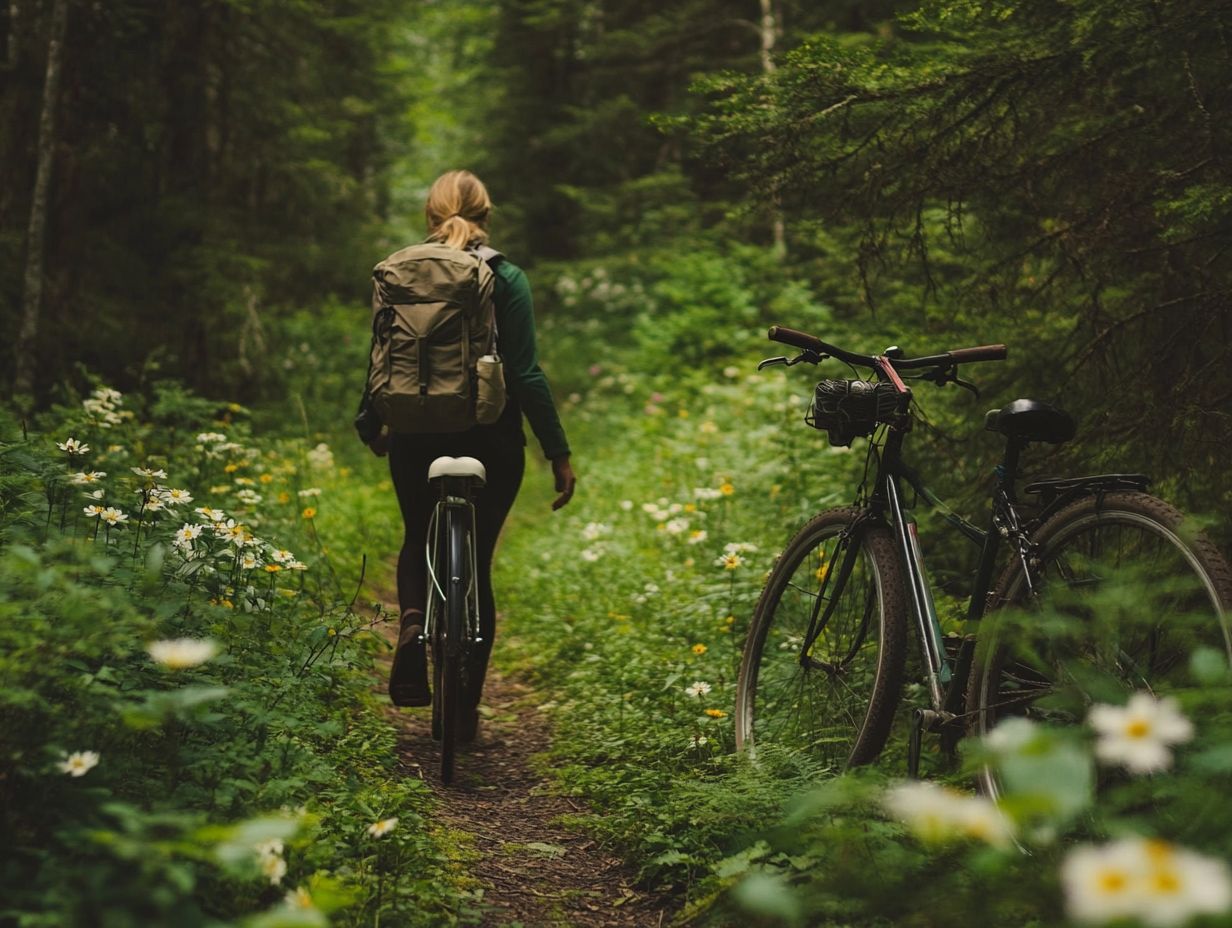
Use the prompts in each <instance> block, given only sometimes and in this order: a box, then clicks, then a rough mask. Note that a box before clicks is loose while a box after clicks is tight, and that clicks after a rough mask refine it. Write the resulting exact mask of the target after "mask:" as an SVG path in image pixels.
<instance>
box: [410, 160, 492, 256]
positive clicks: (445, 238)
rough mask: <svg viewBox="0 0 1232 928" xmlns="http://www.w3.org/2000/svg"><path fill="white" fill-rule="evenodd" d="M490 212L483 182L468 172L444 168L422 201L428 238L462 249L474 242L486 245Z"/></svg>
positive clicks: (488, 199)
mask: <svg viewBox="0 0 1232 928" xmlns="http://www.w3.org/2000/svg"><path fill="white" fill-rule="evenodd" d="M491 212H492V198H491V197H489V196H488V188H487V187H485V186H484V185H483V181H481V180H480V179H479V178H478V177H476V176H475V175H474V174H472V173H471V172H470V171H448V172H446V173H445V174H442V175H441V176H440V177H438V178H437V179H436V180H435V181H434V182H433V184H432V186H431V188H429V190H428V201H427V203H425V204H424V216H425V217H426V218H427V220H428V241H430V242H443V243H445V244H446V245H448V246H450V247H451V248H466V247H467V246H468V245H470V244H472V243H473V242H476V241H477V242H479V243H481V244H486V243H487V241H488V229H487V226H488V216H489V215H490V214H491Z"/></svg>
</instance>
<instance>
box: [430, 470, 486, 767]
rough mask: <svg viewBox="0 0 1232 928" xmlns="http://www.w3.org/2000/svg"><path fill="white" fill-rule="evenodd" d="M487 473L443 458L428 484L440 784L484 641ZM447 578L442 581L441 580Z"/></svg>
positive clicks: (463, 721)
mask: <svg viewBox="0 0 1232 928" xmlns="http://www.w3.org/2000/svg"><path fill="white" fill-rule="evenodd" d="M486 480H487V472H486V471H485V470H484V466H483V464H482V463H481V462H480V461H478V460H476V459H475V458H469V457H461V458H452V457H439V458H437V459H436V460H434V461H433V462H432V464H431V465H430V466H429V468H428V484H429V486H433V487H435V488H436V490H437V492H438V493H439V499H438V500H437V503H436V506H435V508H434V509H433V511H432V517H431V519H430V520H429V523H428V537H427V542H426V544H425V555H426V557H427V561H428V602H427V610H426V613H425V615H424V631H423V635H424V639H425V641H426V642H427V644H428V645H429V649H430V652H431V654H432V673H433V680H434V686H433V690H432V734H433V736H434V737H437V738H439V739H440V742H441V764H440V775H441V782H442V783H444V784H445V785H449V784H450V783H451V782H452V781H453V774H454V756H455V753H456V750H457V745H458V741H459V731H460V730H461V729H463V728H464V727H466V726H467V722H468V720H467V718H466V715H467V713H468V712H469V709H470V702H469V695H470V691H471V686H472V684H473V683H478V682H479V681H472V680H471V679H470V675H471V661H470V655H471V651H472V649H473V648H474V646H475V645H477V644H479V643H481V641H482V639H481V638H480V632H479V588H478V586H477V585H476V580H475V564H476V556H475V505H474V495H475V492H476V491H477V490H478V489H479V488H480V487H482V486H483V485H484V482H485V481H486ZM442 581H443V582H442Z"/></svg>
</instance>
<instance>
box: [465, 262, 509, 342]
mask: <svg viewBox="0 0 1232 928" xmlns="http://www.w3.org/2000/svg"><path fill="white" fill-rule="evenodd" d="M467 250H468V251H470V253H471V254H473V255H475V257H477V258H478V259H479V260H480V261H482V262H483V263H484V264H486V265H487V266H488V267H489V268H491V269H492V270H493V271H495V270H496V264H497V262H499V261H504V260H505V256H504V255H503V254H501V253H500V252H499V251H497V250H496V249H495V248H493V247H492V246H491V245H475V246H474V247H473V248H469V249H467ZM499 337H500V332H498V331H497V328H496V313H495V311H494V312H493V313H492V342H491V344H490V345H489V347H488V353H489V354H496V353H497V351H498V348H497V342H498V339H499Z"/></svg>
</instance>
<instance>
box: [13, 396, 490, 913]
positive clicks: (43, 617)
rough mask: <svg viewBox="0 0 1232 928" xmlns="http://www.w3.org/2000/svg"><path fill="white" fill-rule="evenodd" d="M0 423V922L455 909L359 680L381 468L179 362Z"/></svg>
mask: <svg viewBox="0 0 1232 928" xmlns="http://www.w3.org/2000/svg"><path fill="white" fill-rule="evenodd" d="M292 421H294V419H292ZM0 431H2V441H3V443H2V444H0V752H2V755H3V760H2V762H0V767H2V768H3V769H4V771H5V773H4V775H3V776H0V831H2V832H3V833H4V834H5V836H6V838H5V841H4V847H3V849H2V850H0V885H2V887H3V888H2V890H0V897H2V899H3V901H2V902H0V923H3V924H12V925H21V926H42V925H47V926H52V925H56V926H59V925H83V924H97V925H105V926H128V925H133V926H137V925H143V926H144V925H172V924H174V925H178V926H195V925H224V924H243V925H251V926H276V925H323V924H326V923H330V924H338V925H358V924H372V923H374V922H376V921H379V922H380V923H382V924H387V925H411V926H413V925H440V924H452V923H456V922H457V920H458V913H459V912H460V911H462V909H463V908H464V904H465V901H466V900H467V899H468V898H470V897H471V892H470V890H468V889H466V888H465V887H463V886H462V885H461V883H460V882H459V878H458V877H457V876H456V873H457V865H456V862H455V861H453V860H452V858H451V856H450V853H449V850H448V844H449V842H448V840H447V836H446V835H444V834H442V833H440V832H439V831H437V830H436V829H435V828H434V826H433V824H432V800H431V797H430V794H429V791H428V790H427V788H426V787H425V786H424V784H423V783H422V782H421V781H420V780H418V779H417V778H411V777H406V776H404V775H403V774H402V773H401V772H400V771H399V770H398V768H397V763H396V751H395V733H394V731H393V729H392V727H391V726H390V724H389V722H388V721H387V720H386V719H385V718H384V717H383V715H382V712H381V702H380V698H379V697H377V696H376V695H374V693H373V691H372V677H373V661H374V658H375V657H376V656H377V655H379V654H380V653H382V651H383V649H385V648H386V645H385V643H384V641H383V639H382V638H381V636H380V634H379V633H378V629H377V628H376V623H377V622H380V621H384V620H385V619H386V618H387V617H386V616H384V615H382V614H381V612H380V610H379V609H375V610H374V608H373V605H372V604H371V603H369V602H366V601H365V600H364V598H363V597H362V596H357V592H359V590H360V577H361V573H362V572H363V566H362V565H363V555H364V553H365V552H366V553H368V555H369V556H368V558H367V560H368V571H367V573H368V580H369V581H370V582H375V583H378V584H380V583H383V582H388V576H389V568H388V566H387V561H388V555H389V552H390V551H391V550H392V547H393V545H394V543H395V542H394V539H396V538H397V537H399V536H400V524H399V523H398V514H397V509H396V506H392V507H391V505H390V501H391V499H392V494H391V493H390V491H389V487H388V478H387V475H384V474H383V467H384V465H383V462H379V461H376V460H375V459H366V458H364V457H362V456H361V454H360V453H358V452H362V449H352V448H349V447H339V449H338V454H337V456H335V454H334V450H333V448H331V443H333V444H335V445H337V443H336V442H335V439H334V434H333V433H328V432H323V431H320V432H318V431H312V432H308V431H303V432H301V434H299V435H298V436H296V437H286V435H287V432H288V431H292V429H286V428H284V429H283V430H282V431H281V432H277V431H272V430H262V431H261V432H260V433H257V432H255V431H254V429H253V428H252V426H251V415H250V413H249V411H248V410H246V409H244V408H242V407H239V406H235V405H228V404H226V403H218V402H213V401H207V400H203V399H200V398H197V397H193V396H191V395H189V394H187V393H185V392H183V391H182V390H180V389H179V388H178V387H177V386H176V385H175V384H173V383H163V384H159V385H155V386H154V387H153V388H152V390H151V391H150V393H149V394H148V395H144V396H141V395H130V396H123V397H122V396H120V395H118V394H116V393H114V392H113V391H109V390H106V389H105V388H100V389H97V390H95V391H94V392H93V393H92V394H91V395H90V396H89V397H86V398H85V400H84V401H83V402H81V401H79V402H69V403H66V404H65V405H63V406H60V407H57V408H55V409H54V410H52V411H50V412H48V413H46V414H44V415H42V416H40V417H39V418H38V419H37V420H35V421H33V422H30V423H26V424H24V425H23V424H20V423H19V422H17V421H16V420H14V419H13V418H11V417H9V416H7V415H5V416H4V417H3V419H0ZM279 436H282V437H279ZM70 439H72V441H70ZM325 439H329V440H328V441H326V440H325ZM58 445H62V446H63V447H58ZM362 453H363V454H366V452H362ZM369 457H370V456H369ZM382 481H384V483H382ZM393 819H396V820H397V821H396V824H393V827H392V828H390V825H391V824H392V822H391V820H393ZM382 822H383V823H385V824H384V825H378V823H382ZM374 832H375V833H374Z"/></svg>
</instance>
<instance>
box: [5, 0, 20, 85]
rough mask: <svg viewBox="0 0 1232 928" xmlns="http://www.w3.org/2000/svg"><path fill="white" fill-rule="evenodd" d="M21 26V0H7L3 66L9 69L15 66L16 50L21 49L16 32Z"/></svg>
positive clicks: (13, 68)
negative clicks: (7, 16) (7, 40)
mask: <svg viewBox="0 0 1232 928" xmlns="http://www.w3.org/2000/svg"><path fill="white" fill-rule="evenodd" d="M20 27H21V0H9V47H8V54H7V55H6V56H5V59H4V64H5V67H6V68H8V69H9V70H10V71H13V70H16V68H17V57H18V52H19V51H20V49H21V44H20V42H19V41H18V38H17V33H18V31H19V29H20Z"/></svg>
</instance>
